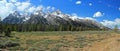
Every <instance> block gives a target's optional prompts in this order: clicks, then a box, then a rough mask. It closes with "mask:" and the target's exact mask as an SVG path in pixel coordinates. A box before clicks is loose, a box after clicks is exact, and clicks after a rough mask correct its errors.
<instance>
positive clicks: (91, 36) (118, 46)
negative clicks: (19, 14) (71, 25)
mask: <svg viewBox="0 0 120 51" xmlns="http://www.w3.org/2000/svg"><path fill="white" fill-rule="evenodd" d="M12 36H15V37H18V38H17V39H19V43H20V46H16V47H9V48H5V49H1V50H3V51H9V50H11V51H119V50H120V33H116V32H113V31H79V32H77V31H73V32H71V31H62V32H61V31H56V32H55V31H53V32H12ZM12 39H15V38H12Z"/></svg>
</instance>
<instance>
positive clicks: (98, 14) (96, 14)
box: [93, 11, 104, 17]
mask: <svg viewBox="0 0 120 51" xmlns="http://www.w3.org/2000/svg"><path fill="white" fill-rule="evenodd" d="M103 15H104V13H101V12H99V11H98V12H96V13H94V15H93V17H102V16H103Z"/></svg>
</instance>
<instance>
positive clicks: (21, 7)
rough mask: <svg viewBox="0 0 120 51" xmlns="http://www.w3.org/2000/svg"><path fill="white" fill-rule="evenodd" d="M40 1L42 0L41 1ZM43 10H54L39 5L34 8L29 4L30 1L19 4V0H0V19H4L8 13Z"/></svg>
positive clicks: (26, 0)
mask: <svg viewBox="0 0 120 51" xmlns="http://www.w3.org/2000/svg"><path fill="white" fill-rule="evenodd" d="M41 1H42V0H41ZM45 9H49V10H55V8H54V7H51V6H50V7H44V6H42V5H39V6H37V7H35V6H34V5H32V3H30V0H25V1H23V2H19V0H0V17H2V19H4V18H5V17H6V16H8V15H9V14H10V13H13V12H14V11H19V12H23V13H24V12H31V13H32V12H34V11H37V10H43V11H45Z"/></svg>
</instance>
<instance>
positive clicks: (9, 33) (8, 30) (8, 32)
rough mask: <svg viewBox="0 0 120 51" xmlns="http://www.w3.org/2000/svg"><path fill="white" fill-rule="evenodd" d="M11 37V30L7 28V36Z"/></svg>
mask: <svg viewBox="0 0 120 51" xmlns="http://www.w3.org/2000/svg"><path fill="white" fill-rule="evenodd" d="M10 35H11V30H10V28H6V31H5V36H7V37H10Z"/></svg>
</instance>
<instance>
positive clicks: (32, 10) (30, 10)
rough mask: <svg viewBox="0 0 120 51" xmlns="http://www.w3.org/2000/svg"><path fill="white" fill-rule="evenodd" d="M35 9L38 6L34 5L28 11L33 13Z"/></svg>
mask: <svg viewBox="0 0 120 51" xmlns="http://www.w3.org/2000/svg"><path fill="white" fill-rule="evenodd" d="M35 10H36V7H35V6H33V7H30V8H29V9H28V10H27V12H30V13H32V12H34V11H35Z"/></svg>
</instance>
